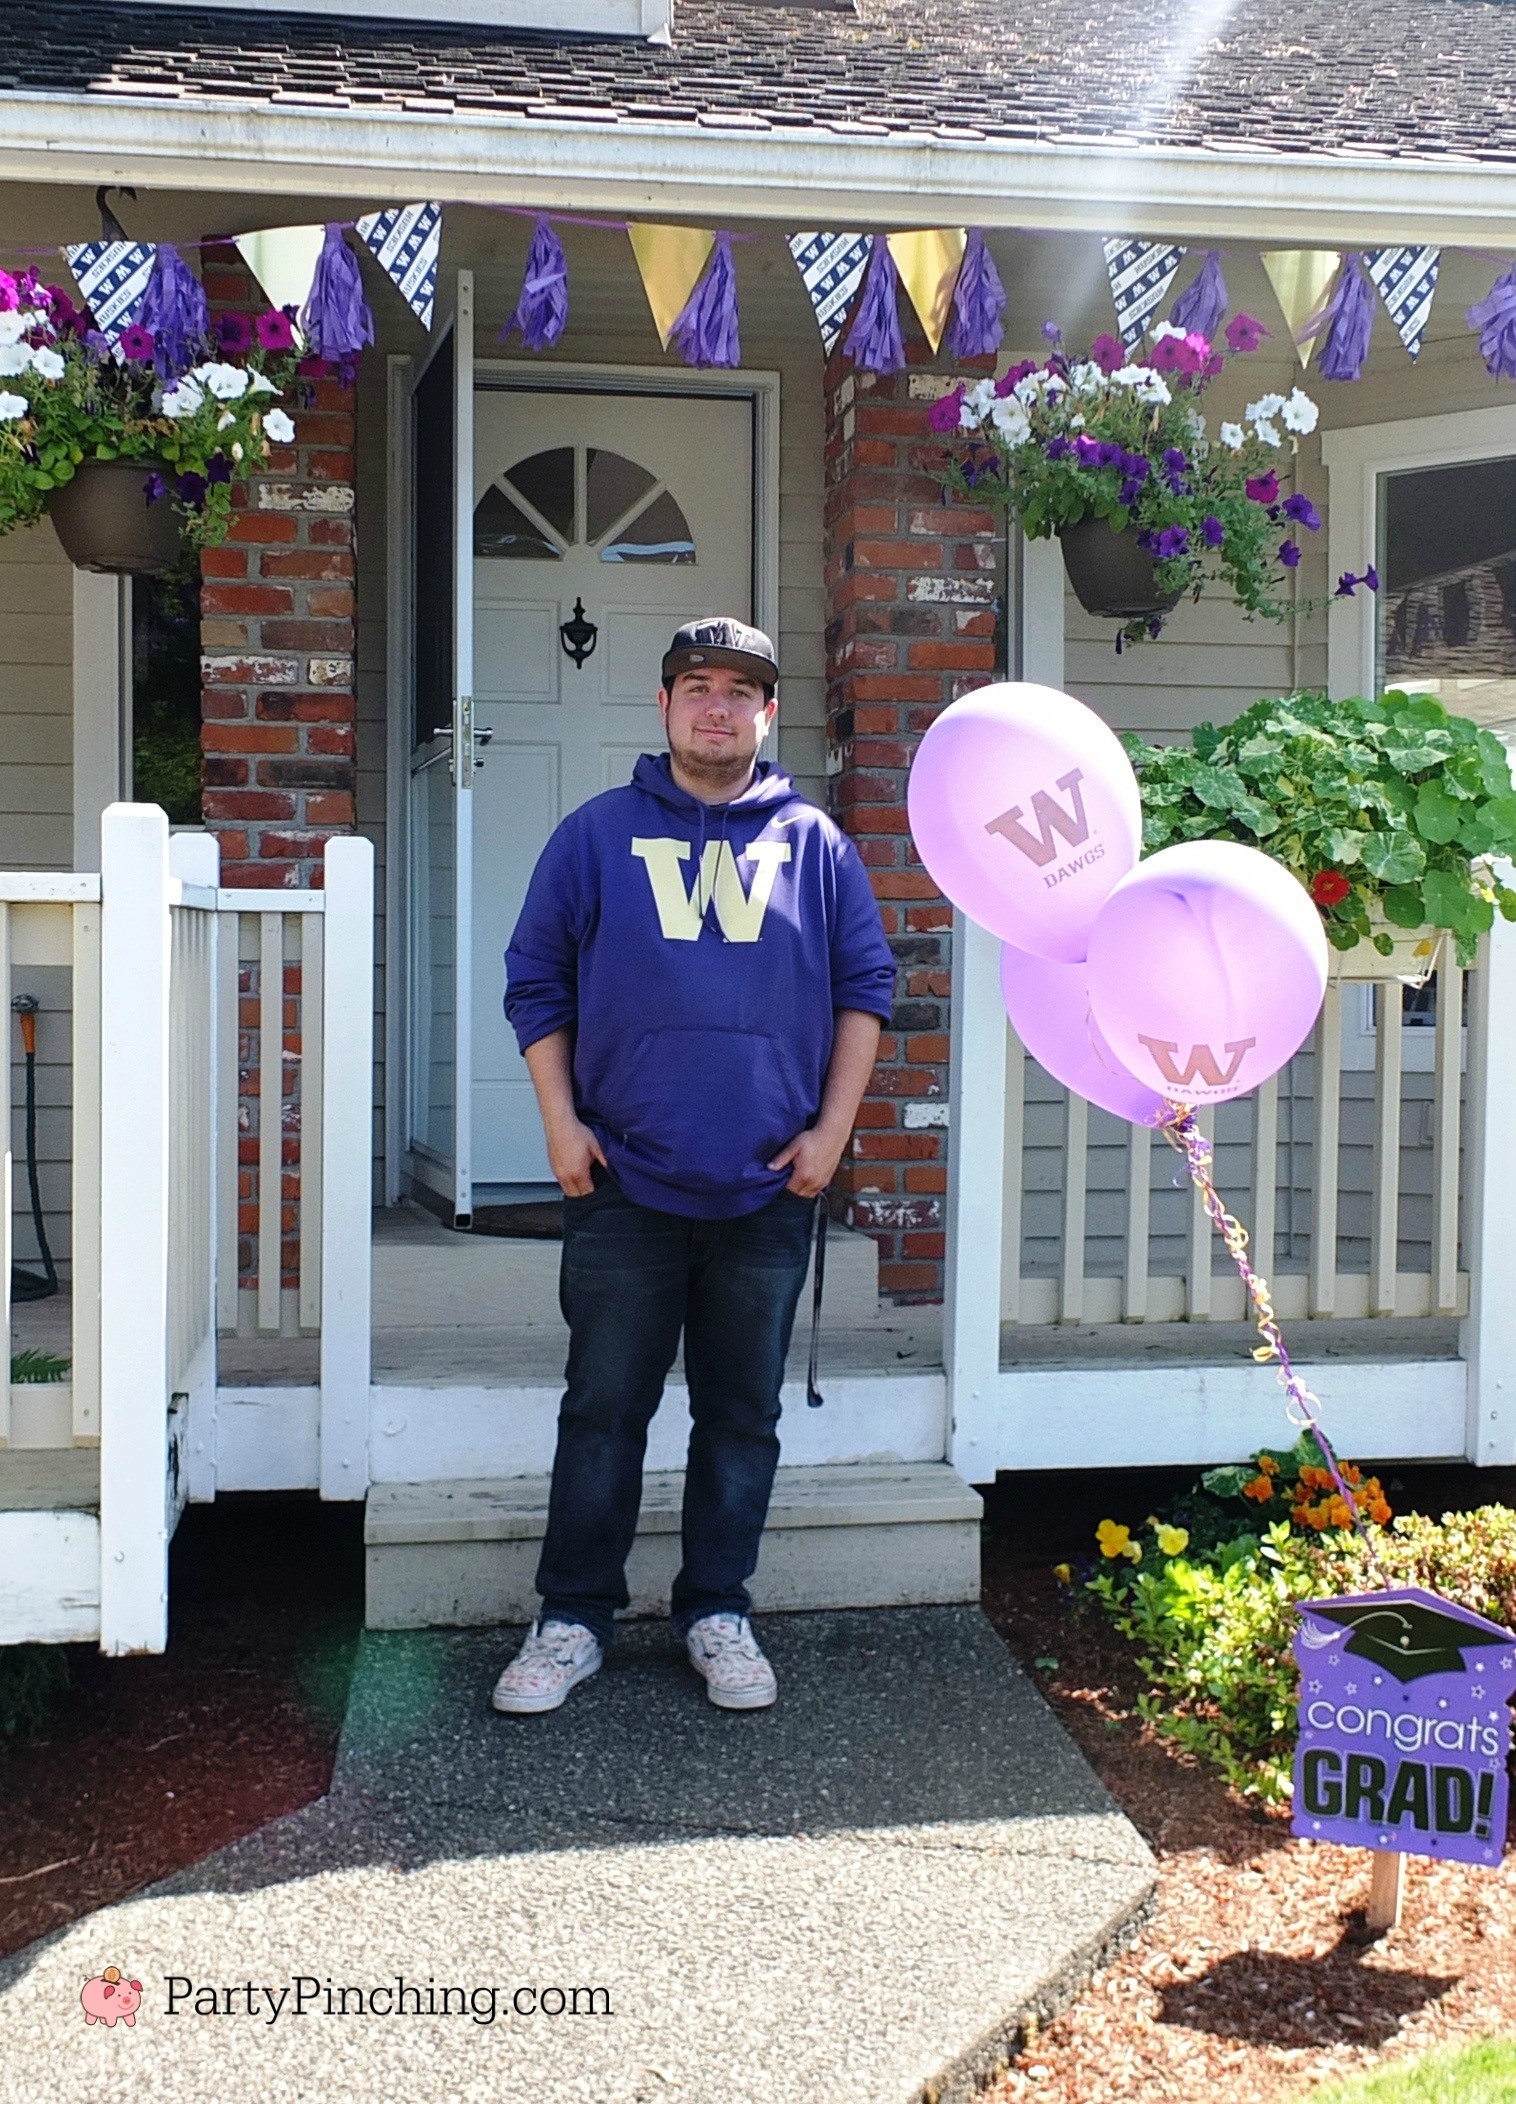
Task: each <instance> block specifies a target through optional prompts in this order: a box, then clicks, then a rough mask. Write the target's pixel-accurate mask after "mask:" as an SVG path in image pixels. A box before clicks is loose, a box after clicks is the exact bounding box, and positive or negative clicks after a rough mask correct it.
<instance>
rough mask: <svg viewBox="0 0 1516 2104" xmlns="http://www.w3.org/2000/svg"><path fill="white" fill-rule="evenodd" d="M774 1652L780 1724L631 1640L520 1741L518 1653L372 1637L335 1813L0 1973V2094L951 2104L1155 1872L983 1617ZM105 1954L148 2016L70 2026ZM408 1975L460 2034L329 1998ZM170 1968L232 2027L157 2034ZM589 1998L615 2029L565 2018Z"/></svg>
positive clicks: (840, 1616) (788, 1645)
mask: <svg viewBox="0 0 1516 2104" xmlns="http://www.w3.org/2000/svg"><path fill="white" fill-rule="evenodd" d="M762 1634H763V1638H764V1643H765V1647H766V1648H767V1650H768V1652H769V1654H770V1656H771V1657H772V1659H773V1660H774V1663H775V1666H776V1669H777V1671H778V1674H779V1680H780V1700H779V1703H778V1705H777V1707H776V1708H774V1709H772V1710H769V1711H764V1712H759V1713H756V1714H750V1715H746V1716H743V1715H735V1716H734V1715H730V1714H727V1713H723V1712H720V1711H717V1710H715V1709H713V1708H712V1707H711V1706H710V1705H709V1704H708V1703H707V1702H706V1700H705V1694H704V1690H703V1688H702V1687H701V1685H700V1683H699V1681H698V1680H697V1679H696V1678H695V1676H694V1674H693V1673H692V1672H691V1671H690V1670H689V1668H688V1666H687V1665H686V1664H685V1663H684V1660H683V1657H682V1654H681V1653H680V1652H678V1651H677V1650H676V1649H675V1648H674V1646H673V1642H672V1639H671V1637H670V1635H669V1632H668V1630H667V1628H666V1626H665V1625H662V1624H655V1623H642V1624H632V1625H629V1626H628V1627H626V1628H625V1630H624V1632H623V1636H622V1640H621V1642H620V1644H619V1646H618V1648H617V1651H616V1652H615V1654H614V1656H613V1657H612V1659H611V1660H610V1661H609V1662H608V1663H607V1665H606V1667H605V1669H604V1670H603V1671H602V1673H601V1674H600V1676H599V1677H598V1679H596V1680H594V1681H591V1682H589V1683H588V1684H587V1685H586V1686H585V1687H583V1688H582V1689H580V1690H578V1691H577V1692H576V1693H575V1694H574V1695H573V1696H572V1697H571V1698H570V1700H569V1703H568V1705H567V1706H566V1707H565V1709H563V1710H562V1711H560V1712H558V1713H557V1714H556V1715H553V1716H549V1717H541V1718H531V1719H520V1718H506V1717H500V1716H497V1715H496V1714H495V1713H494V1712H493V1711H491V1710H490V1708H489V1706H488V1695H489V1689H490V1686H491V1685H492V1682H493V1679H494V1676H495V1674H496V1673H497V1672H498V1670H499V1668H500V1666H501V1664H502V1663H503V1662H504V1660H505V1658H506V1657H507V1656H508V1655H509V1652H510V1650H511V1649H512V1648H513V1647H514V1637H513V1635H512V1634H511V1633H509V1632H505V1633H499V1634H497V1633H495V1632H478V1631H467V1632H455V1631H436V1630H428V1631H418V1632H405V1633H396V1634H376V1633H373V1632H370V1633H368V1634H366V1635H365V1636H364V1638H363V1642H362V1646H361V1651H360V1656H359V1663H358V1668H357V1675H356V1680H355V1684H354V1689H353V1696H352V1701H351V1705H350V1708H349V1714H348V1718H347V1722H346V1724H345V1726H344V1730H343V1735H342V1742H341V1747H340V1750H339V1754H338V1760H337V1768H336V1773H335V1775H334V1778H333V1784H332V1789H331V1792H330V1794H329V1795H328V1796H327V1797H325V1798H324V1799H322V1800H321V1801H320V1802H319V1803H317V1804H314V1805H310V1806H308V1807H307V1808H306V1809H305V1810H304V1811H301V1812H298V1813H295V1814H293V1815H292V1816H291V1817H289V1818H286V1819H281V1820H277V1821H275V1822H274V1823H273V1824H271V1825H269V1826H267V1827H264V1828H262V1829H261V1830H260V1831H259V1832H258V1833H256V1834H253V1835H251V1836H250V1837H249V1838H248V1839H247V1840H245V1841H242V1842H239V1843H237V1844H236V1845H235V1846H233V1847H231V1848H227V1849H223V1850H221V1851H219V1852H218V1853H217V1854H216V1855H213V1856H210V1857H207V1858H206V1859H205V1860H204V1861H203V1862H201V1863H198V1864H196V1865H194V1866H193V1867H192V1868H191V1869H189V1870H187V1871H183V1872H180V1873H178V1874H177V1875H175V1876H174V1877H172V1878H169V1879H166V1880H164V1881H163V1882H162V1883H160V1884H158V1885H155V1886H153V1887H151V1888H149V1889H148V1890H146V1891H144V1892H142V1893H140V1894H138V1895H137V1896H135V1897H134V1898H132V1899H129V1900H126V1901H123V1902H121V1903H120V1904H118V1905H116V1906H113V1907H109V1908H106V1909H104V1910H102V1911H101V1912H100V1913H98V1914H95V1915H92V1916H91V1917H89V1918H88V1919H87V1920H85V1921H83V1922H80V1923H78V1924H76V1925H75V1926H74V1927H72V1928H70V1929H65V1930H60V1931H59V1932H58V1933H57V1934H55V1935H53V1936H51V1937H47V1938H44V1939H42V1940H41V1941H39V1942H38V1943H36V1944H33V1945H32V1946H30V1947H29V1948H28V1949H27V1950H25V1951H22V1952H19V1953H18V1954H17V1955H16V1956H15V1957H13V1958H11V1959H9V1960H6V1961H4V1962H3V1963H0V2099H4V2104H38V2100H40V2099H43V2098H47V2097H58V2098H76V2097H77V2098H85V2097H87V2098H89V2099H90V2104H115V2100H118V2099H119V2100H123V2104H125V2100H128V2099H130V2100H132V2104H136V2100H139V2099H141V2098H142V2097H144V2096H149V2095H151V2096H153V2097H154V2098H155V2100H161V2104H210V2100H214V2104H318V2100H319V2104H347V2100H354V2104H358V2100H362V2104H389V2100H391V2099H400V2098H403V2099H405V2100H406V2104H486V2100H488V2104H581V2100H582V2104H654V2100H668V2104H780V2100H783V2104H915V2100H918V2099H921V2098H923V2097H927V2098H940V2099H941V2100H943V2104H947V2100H949V2099H953V2098H957V2097H966V2096H967V2095H969V2094H970V2092H971V2089H972V2085H973V2078H974V2076H975V2075H976V2074H977V2073H982V2072H984V2071H986V2070H988V2069H989V2068H990V2067H992V2066H993V2065H994V2064H995V2062H996V2061H997V2060H998V2059H1000V2058H1001V2057H1002V2056H1003V2054H1004V2052H1005V2051H1006V2048H1007V2043H1008V2042H1009V2041H1011V2040H1013V2039H1014V2037H1015V2034H1016V2031H1017V2028H1018V2025H1019V2022H1020V2021H1021V2020H1022V2019H1023V2018H1024V2017H1025V2016H1026V2015H1027V2014H1029V2013H1031V2012H1033V2011H1036V2012H1038V2013H1039V2014H1040V2015H1043V2016H1045V2015H1046V2014H1047V2013H1048V2012H1049V2011H1050V2010H1051V2009H1052V2008H1053V2007H1056V2006H1058V2005H1059V2004H1060V2003H1061V2002H1062V2001H1063V2000H1066V1999H1067V1998H1068V1996H1069V1995H1070V1994H1071V1993H1072V1992H1074V1991H1076V1990H1077V1988H1078V1986H1079V1985H1080V1984H1081V1983H1082V1981H1083V1980H1084V1979H1085V1978H1086V1977H1088V1974H1089V1971H1090V1970H1091V1968H1092V1966H1093V1965H1094V1964H1096V1963H1097V1962H1098V1961H1099V1959H1100V1957H1101V1956H1102V1955H1103V1954H1104V1953H1106V1952H1108V1951H1109V1950H1110V1949H1111V1948H1112V1947H1113V1946H1114V1945H1115V1944H1117V1943H1119V1942H1120V1941H1121V1940H1122V1938H1123V1937H1124V1935H1125V1934H1127V1933H1128V1932H1129V1931H1130V1929H1131V1927H1132V1926H1133V1924H1134V1923H1135V1922H1136V1921H1137V1920H1138V1919H1140V1917H1141V1915H1142V1912H1143V1910H1144V1908H1145V1905H1146V1903H1147V1900H1148V1896H1149V1894H1150V1891H1151V1889H1152V1883H1153V1864H1152V1859H1151V1857H1150V1856H1149V1854H1148V1851H1147V1849H1146V1847H1145V1846H1144V1844H1143V1842H1142V1841H1141V1839H1140V1838H1139V1836H1138V1834H1137V1833H1136V1831H1135V1830H1134V1829H1133V1827H1132V1826H1131V1825H1130V1824H1129V1823H1128V1821H1127V1820H1126V1819H1125V1818H1124V1817H1123V1815H1122V1814H1121V1813H1120V1812H1118V1811H1117V1809H1116V1808H1115V1806H1114V1805H1113V1804H1112V1802H1111V1800H1110V1798H1109V1797H1108V1796H1107V1795H1106V1793H1105V1791H1104V1790H1103V1788H1102V1787H1101V1785H1100V1784H1099V1782H1098V1781H1097V1780H1096V1778H1095V1777H1094V1775H1093V1774H1092V1773H1091V1771H1090V1769H1089V1768H1088V1766H1087V1765H1086V1764H1085V1762H1084V1760H1083V1759H1082V1757H1081V1756H1080V1755H1079V1753H1078V1752H1077V1751H1076V1750H1075V1748H1074V1747H1073V1746H1072V1744H1071V1743H1070V1742H1069V1740H1068V1739H1067V1737H1066V1736H1065V1735H1064V1733H1063V1732H1062V1731H1061V1729H1060V1728H1059V1726H1058V1725H1057V1724H1056V1723H1055V1722H1054V1720H1053V1718H1052V1717H1051V1715H1050V1714H1049V1712H1048V1710H1047V1709H1046V1707H1045V1705H1044V1704H1043V1702H1042V1700H1041V1698H1040V1696H1039V1695H1038V1694H1037V1693H1036V1691H1035V1689H1034V1688H1033V1687H1032V1686H1031V1685H1030V1684H1029V1682H1028V1681H1027V1680H1026V1678H1025V1677H1024V1676H1023V1675H1022V1674H1021V1673H1020V1672H1019V1670H1018V1669H1017V1667H1016V1665H1015V1664H1014V1662H1013V1661H1012V1659H1011V1658H1010V1656H1009V1654H1008V1653H1007V1652H1006V1650H1005V1648H1004V1646H1003V1645H1002V1644H1001V1642H1000V1640H999V1638H998V1637H997V1636H996V1635H995V1633H994V1631H993V1630H992V1629H991V1628H990V1626H989V1624H988V1623H987V1622H986V1621H985V1620H984V1618H983V1616H982V1615H981V1614H980V1612H979V1610H978V1609H977V1608H970V1607H936V1608H915V1609H899V1608H897V1609H891V1610H887V1611H883V1612H868V1613H861V1612H854V1613H837V1614H795V1615H778V1616H773V1617H770V1618H769V1619H768V1620H767V1621H766V1622H765V1624H764V1626H763V1631H762ZM112 1964H114V1965H118V1966H120V1967H121V1968H122V1970H123V1971H124V1972H125V1973H126V1974H127V1975H128V1977H129V1978H132V1979H136V1980H140V1981H141V1982H142V1985H143V1989H144V1995H143V2006H142V2009H141V2011H140V2012H139V2014H138V2016H137V2019H136V2022H135V2025H134V2028H133V2029H132V2030H130V2031H127V2030H125V2029H124V2028H123V2027H122V2026H120V2025H117V2026H116V2027H115V2028H114V2029H113V2030H111V2031H109V2032H107V2031H106V2030H104V2029H103V2028H101V2027H99V2026H88V2025H86V2023H85V2021H84V2017H83V2012H82V2010H81V2008H80V2005H79V2000H78V1996H79V1989H80V1987H81V1985H82V1984H83V1982H84V1981H85V1979H86V1978H88V1977H89V1976H90V1975H92V1974H96V1973H98V1972H100V1971H101V1970H102V1969H103V1967H105V1966H106V1965H112ZM397 1975H400V1976H403V1978H404V1980H405V1982H406V1984H407V1986H408V1987H419V1988H420V1989H421V1990H422V1993H423V1994H426V1993H427V1992H428V1990H429V1988H430V1990H431V1991H432V1992H434V1993H435V1994H436V1995H437V1996H439V1997H440V1993H441V1990H442V1989H443V1988H444V1987H452V1988H455V1989H458V1988H461V1989H464V1990H466V1991H468V1992H469V1993H471V1994H472V1995H473V2002H472V2012H473V2013H470V2014H463V2013H452V2014H443V2013H440V2010H441V2006H442V2005H441V2003H440V2001H439V2002H437V2003H436V2004H435V2006H436V2007H437V2008H438V2010H439V2013H436V2014H431V2013H420V2014H417V2013H414V2012H413V2009H411V2008H410V2007H408V2008H407V2012H406V2013H404V2014H391V2013H389V2011H388V2009H387V2007H386V1998H385V1996H384V1994H383V1993H382V1992H381V1993H380V1995H379V1996H378V1998H377V2007H376V2008H375V2009H374V2010H373V2011H372V2013H366V2014H360V2013H358V2011H357V2007H356V2006H355V2005H354V2004H353V2002H352V2000H351V1998H349V2013H348V2014H345V2015H341V2014H337V2013H331V2014H328V2013H326V2007H327V2003H326V1990H327V1987H328V1985H330V1987H331V1988H332V1990H333V1992H334V1994H335V1990H336V1989H338V1988H341V1987H348V1988H350V1989H351V1988H358V1989H361V1990H363V1991H364V1994H365V1997H366V1996H367V1995H368V1993H369V1991H370V1990H373V1989H376V1988H377V1989H381V1990H383V1989H385V1988H390V1989H393V1986H394V1983H395V1980H396V1977H397ZM170 1976H178V1977H179V1978H180V1979H181V1980H182V1981H192V1982H193V1983H194V1985H195V1988H196V1989H197V1990H204V1989H207V1988H210V1989H214V1990H216V1995H215V1997H214V1998H213V1999H208V2000H204V2001H203V2006H204V2007H205V2008H206V2010H207V2012H208V2011H209V2008H210V2007H211V2006H214V2004H215V2003H217V2002H219V2004H220V2005H221V2006H222V2007H223V2009H224V2007H225V2004H226V2000H227V1993H226V1991H227V1990H228V1989H230V1988H235V1989H236V1990H237V1992H236V1995H235V1998H234V2003H233V2008H234V2013H231V2014H226V2013H221V2014H215V2015H212V2014H210V2013H204V2014H200V2015H196V2014H195V2013H193V2010H194V2000H193V1997H192V1996H190V1995H188V1994H186V1995H184V1996H183V1997H182V1998H181V2000H180V2005H179V2013H178V2014H175V2015H169V2014H168V2013H167V2010H168V1996H169V1993H170V1985H169V1979H170ZM300 1977H303V1978H304V1979H305V1980H306V1982H307V1987H306V2000H307V2006H306V2008H305V2011H304V2013H303V2014H298V2015H297V2014H296V2013H295V2000H296V1989H295V1988H294V1987H293V1985H292V1983H293V1982H295V1981H296V1979H297V1978H300ZM249 1985H250V1986H251V1989H252V1990H253V1991H252V1993H251V1996H249V1994H248V1993H247V1992H246V1991H245V1990H246V1989H247V1988H248V1986H249ZM265 1988H267V1989H271V1990H272V1993H273V1995H274V1996H276V1997H277V1996H278V1994H279V1992H280V1990H281V1989H285V1990H290V1992H289V1995H288V1999H287V2000H286V2001H285V2002H284V2003H283V2004H282V2007H281V2010H280V2013H279V2014H278V2016H277V2017H275V2018H274V2019H273V2020H272V2021H271V2020H270V2002H269V1999H268V1997H267V1996H266V1995H265V1994H264V1992H263V1990H264V1989H265ZM574 1988H578V1989H581V1990H583V1989H603V1990H605V1992H604V1994H602V1995H600V1996H598V1997H597V1998H596V1999H597V2002H598V2004H599V2009H598V2012H597V2013H594V2014H590V2013H581V2014H578V2015H576V2014H573V2013H571V2007H570V2009H569V2010H565V2011H564V2012H563V2013H556V2012H557V2010H558V2007H559V2002H560V1999H561V1997H560V1996H559V1994H558V1993H556V1992H555V1991H556V1990H563V1991H564V1992H565V1994H566V1993H567V1992H568V1991H569V1990H572V1989H574ZM488 1989H495V1990H497V1994H496V2008H497V2015H496V2018H495V2020H494V2021H493V2022H486V2021H482V2020H480V2019H481V2018H482V2017H483V2016H484V2015H486V2014H487V2012H488V2009H489V2001H488V1998H487V1997H486V1996H484V1995H481V1994H480V1993H479V1992H478V1991H479V1990H488ZM582 1999H583V1998H582V1997H581V2000H582ZM249 2000H251V2002H252V2004H253V2008H254V2011H255V2013H254V2014H252V2015H249V2014H248V2013H247V2004H248V2002H249ZM455 2000H456V1997H455ZM513 2000H515V2001H516V2002H517V2003H518V2004H519V2006H520V2013H514V2012H513V2010H512V2002H513ZM607 2002H608V2004H609V2011H610V2013H609V2014H606V2013H605V2005H606V2003H607Z"/></svg>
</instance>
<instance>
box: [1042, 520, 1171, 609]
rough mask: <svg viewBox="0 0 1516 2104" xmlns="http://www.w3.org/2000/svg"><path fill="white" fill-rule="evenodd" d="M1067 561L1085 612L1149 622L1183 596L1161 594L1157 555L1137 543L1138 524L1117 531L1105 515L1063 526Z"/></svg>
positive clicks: (1167, 593)
mask: <svg viewBox="0 0 1516 2104" xmlns="http://www.w3.org/2000/svg"><path fill="white" fill-rule="evenodd" d="M1058 538H1059V540H1060V541H1061V542H1062V544H1063V565H1064V568H1065V569H1066V570H1067V571H1068V573H1069V582H1070V583H1071V584H1072V585H1073V587H1074V595H1075V597H1076V598H1077V599H1078V601H1079V604H1080V605H1081V606H1082V607H1083V608H1084V610H1085V612H1086V613H1087V614H1099V615H1101V616H1103V617H1104V619H1106V620H1108V621H1145V620H1147V619H1149V618H1150V617H1151V616H1152V615H1154V614H1166V613H1168V612H1169V611H1170V610H1171V609H1172V608H1174V607H1176V606H1177V605H1178V604H1179V602H1180V600H1181V599H1182V598H1183V597H1184V587H1183V586H1182V585H1181V586H1180V588H1179V590H1178V591H1177V592H1160V591H1159V589H1158V587H1157V586H1156V585H1155V584H1154V582H1153V558H1152V556H1151V555H1149V554H1148V552H1147V550H1146V549H1145V548H1139V547H1138V545H1137V534H1136V530H1135V528H1133V527H1131V526H1129V527H1128V528H1127V529H1126V531H1125V532H1124V533H1113V532H1112V531H1111V527H1110V522H1109V521H1108V520H1106V519H1081V520H1080V521H1079V523H1078V525H1077V526H1060V527H1059V529H1058Z"/></svg>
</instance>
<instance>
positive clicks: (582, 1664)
mask: <svg viewBox="0 0 1516 2104" xmlns="http://www.w3.org/2000/svg"><path fill="white" fill-rule="evenodd" d="M604 1658H605V1654H604V1653H603V1652H602V1650H601V1649H600V1641H599V1639H598V1637H596V1636H595V1635H594V1633H593V1632H592V1631H591V1630H588V1629H586V1628H585V1626H584V1624H583V1623H582V1622H549V1623H548V1624H547V1625H546V1627H545V1628H543V1627H540V1626H539V1625H538V1624H537V1623H536V1622H533V1624H532V1626H531V1628H530V1629H529V1630H528V1631H527V1633H526V1641H525V1643H524V1644H523V1645H522V1646H521V1649H520V1650H519V1651H518V1652H517V1653H516V1656H515V1657H514V1658H513V1659H512V1660H511V1662H510V1664H509V1665H508V1666H507V1667H506V1669H505V1671H504V1672H503V1673H502V1674H501V1676H500V1678H499V1679H498V1680H497V1681H496V1682H495V1692H494V1694H493V1695H492V1696H491V1697H490V1700H491V1701H492V1702H493V1703H494V1705H495V1707H496V1709H497V1710H509V1711H511V1712H512V1713H513V1714H514V1715H517V1716H535V1715H536V1714H537V1713H538V1712H539V1711H541V1710H555V1709H559V1708H561V1706H562V1704H563V1702H564V1699H565V1697H566V1696H567V1694H568V1691H569V1689H570V1688H575V1687H577V1686H578V1685H579V1683H580V1681H581V1680H588V1679H589V1677H590V1675H591V1674H592V1673H598V1672H599V1671H600V1668H601V1665H602V1664H603V1663H604Z"/></svg>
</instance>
